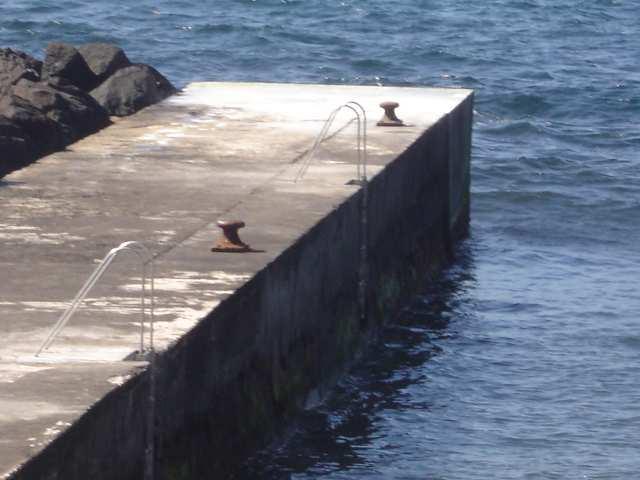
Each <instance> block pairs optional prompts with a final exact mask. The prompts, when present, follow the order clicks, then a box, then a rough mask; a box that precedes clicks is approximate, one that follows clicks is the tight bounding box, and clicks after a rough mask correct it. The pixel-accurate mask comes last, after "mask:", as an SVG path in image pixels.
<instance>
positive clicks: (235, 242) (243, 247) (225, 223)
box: [211, 220, 251, 253]
mask: <svg viewBox="0 0 640 480" xmlns="http://www.w3.org/2000/svg"><path fill="white" fill-rule="evenodd" d="M244 226H245V223H244V222H243V221H241V220H220V221H218V227H220V228H221V229H222V236H221V237H220V238H219V239H218V243H216V244H215V246H214V247H213V248H211V251H212V252H223V253H242V252H250V251H251V247H250V246H249V245H247V244H246V243H244V242H243V241H242V240H240V235H238V230H240V229H241V228H244Z"/></svg>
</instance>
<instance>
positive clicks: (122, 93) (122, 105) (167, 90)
mask: <svg viewBox="0 0 640 480" xmlns="http://www.w3.org/2000/svg"><path fill="white" fill-rule="evenodd" d="M175 92H176V89H175V87H174V86H173V85H171V82H169V80H167V79H166V78H165V77H163V76H162V75H161V74H160V73H159V72H158V71H157V70H156V69H155V68H153V67H150V66H148V65H143V64H136V65H132V66H130V67H126V68H123V69H120V70H118V71H117V72H116V73H114V74H113V75H112V76H111V77H109V78H108V79H107V80H105V81H104V82H103V83H102V84H101V85H100V86H99V87H98V88H96V89H95V90H93V91H92V92H91V96H93V98H95V99H96V100H97V101H98V103H99V104H100V105H102V106H103V107H104V108H105V109H106V110H107V112H109V114H111V115H118V116H124V115H130V114H132V113H135V112H137V111H138V110H140V109H141V108H144V107H147V106H149V105H152V104H154V103H157V102H159V101H161V100H163V99H165V98H167V97H168V96H169V95H171V94H173V93H175Z"/></svg>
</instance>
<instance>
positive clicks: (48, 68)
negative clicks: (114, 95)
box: [42, 43, 98, 92]
mask: <svg viewBox="0 0 640 480" xmlns="http://www.w3.org/2000/svg"><path fill="white" fill-rule="evenodd" d="M56 77H59V78H63V79H65V80H66V81H67V82H69V83H71V84H73V85H75V86H76V87H78V88H80V89H82V90H85V91H87V92H88V91H90V90H92V89H93V88H95V87H96V86H97V85H98V78H97V77H96V75H95V74H94V73H93V72H92V71H91V69H90V68H89V66H88V65H87V62H85V61H84V58H82V55H80V53H79V52H78V50H76V49H75V47H73V46H72V45H68V44H66V43H50V44H49V45H48V46H47V50H46V54H45V58H44V64H43V65H42V79H43V80H48V79H51V78H56Z"/></svg>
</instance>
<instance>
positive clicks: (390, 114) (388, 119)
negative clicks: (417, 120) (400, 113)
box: [377, 102, 404, 127]
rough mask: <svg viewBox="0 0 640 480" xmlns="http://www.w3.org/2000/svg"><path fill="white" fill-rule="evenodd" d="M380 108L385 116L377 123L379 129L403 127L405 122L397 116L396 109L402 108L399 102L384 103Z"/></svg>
mask: <svg viewBox="0 0 640 480" xmlns="http://www.w3.org/2000/svg"><path fill="white" fill-rule="evenodd" d="M380 106H381V107H382V108H383V109H384V115H383V116H382V118H381V119H380V121H379V122H378V123H377V125H378V126H379V127H403V126H404V122H403V121H402V120H400V119H399V118H398V117H397V116H396V111H395V110H396V108H398V107H399V106H400V104H399V103H398V102H382V103H381V104H380Z"/></svg>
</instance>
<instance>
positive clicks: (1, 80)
mask: <svg viewBox="0 0 640 480" xmlns="http://www.w3.org/2000/svg"><path fill="white" fill-rule="evenodd" d="M41 70H42V62H41V61H39V60H36V59H35V58H33V57H31V56H29V55H27V54H26V53H24V52H17V51H14V50H11V49H10V48H0V95H3V94H6V92H7V91H8V90H9V89H10V88H11V85H14V84H15V83H17V82H18V80H20V79H21V78H26V79H28V80H33V81H38V80H40V72H41Z"/></svg>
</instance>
